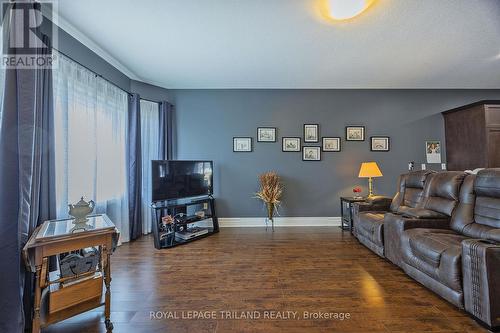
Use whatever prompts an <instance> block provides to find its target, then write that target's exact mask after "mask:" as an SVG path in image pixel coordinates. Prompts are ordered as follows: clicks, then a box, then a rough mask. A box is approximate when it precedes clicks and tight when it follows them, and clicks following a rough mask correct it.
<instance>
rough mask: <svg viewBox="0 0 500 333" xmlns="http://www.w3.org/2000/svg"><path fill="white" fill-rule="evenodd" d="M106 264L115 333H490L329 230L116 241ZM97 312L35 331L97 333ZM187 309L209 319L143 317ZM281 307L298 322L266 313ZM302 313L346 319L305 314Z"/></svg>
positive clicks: (347, 238) (241, 230)
mask: <svg viewBox="0 0 500 333" xmlns="http://www.w3.org/2000/svg"><path fill="white" fill-rule="evenodd" d="M112 270H113V281H112V282H111V290H112V305H111V311H112V315H111V318H112V321H113V323H114V327H115V329H114V330H113V332H186V333H187V332H189V333H192V332H218V333H219V332H266V333H267V332H424V331H427V332H488V331H487V330H484V329H483V328H481V327H480V326H479V325H478V324H477V323H476V322H475V321H474V320H472V319H471V318H469V317H468V316H467V314H466V313H464V312H462V311H460V310H458V309H456V308H455V307H454V306H452V305H450V304H448V303H447V302H446V301H444V300H443V299H441V298H440V297H438V296H436V295H435V294H433V293H432V292H430V291H428V290H427V289H426V288H424V287H423V286H421V285H419V284H418V283H417V282H415V281H413V280H412V279H411V278H409V277H408V276H406V275H405V274H404V273H403V272H402V271H401V270H399V269H398V268H396V267H395V266H393V265H392V264H390V263H389V262H387V261H385V260H383V259H381V258H379V257H378V256H376V255H375V254H373V253H371V252H370V251H369V250H367V249H366V248H365V247H363V246H362V245H360V244H359V243H358V242H357V241H356V240H355V239H354V238H353V237H352V236H350V234H349V233H348V232H343V233H342V232H341V230H340V229H339V228H336V227H330V228H324V227H313V228H303V227H300V228H299V227H295V228H292V227H288V228H276V232H274V233H272V232H270V231H268V232H267V233H266V232H265V230H264V228H223V229H221V232H220V233H219V234H217V235H214V236H211V237H208V238H205V239H202V240H199V241H196V242H193V243H190V244H187V245H183V246H179V247H176V248H172V249H168V250H155V249H154V247H153V239H152V237H150V236H147V237H143V238H142V239H141V240H138V241H135V242H132V243H129V244H125V245H122V246H121V247H119V248H118V250H117V251H116V252H115V254H114V255H113V256H112ZM98 310H99V311H91V312H87V313H84V314H82V315H80V316H77V317H74V318H71V319H69V320H66V321H64V322H61V323H58V324H56V325H53V326H50V327H49V328H47V329H45V330H44V331H43V332H52V333H54V332H65V333H67V332H105V328H104V324H103V320H104V319H103V317H102V312H100V309H98ZM183 311H184V312H183ZM190 311H191V312H190ZM192 311H209V312H210V311H215V316H214V318H213V319H212V318H208V319H182V318H180V319H150V315H151V312H153V313H157V312H165V314H170V315H174V314H176V315H177V316H179V317H182V316H183V315H184V316H187V315H188V314H191V315H193V312H192ZM219 311H232V312H237V314H238V316H239V317H241V312H242V311H250V312H251V313H250V314H249V315H252V314H253V315H254V317H258V316H260V319H254V320H250V319H248V320H245V319H227V315H226V318H222V314H221V313H220V312H219ZM253 311H256V312H253ZM266 311H267V312H266ZM271 311H275V312H271ZM279 311H281V312H280V313H282V312H283V315H284V316H285V315H287V311H290V312H297V314H296V315H297V317H298V318H299V319H284V318H274V319H269V318H267V316H270V315H271V313H274V314H275V315H277V313H278V312H279ZM305 311H307V312H310V313H319V312H323V313H345V314H349V316H350V317H349V318H348V319H347V318H345V319H344V320H340V319H338V318H336V319H324V318H323V319H305V318H304V317H303V316H304V312H305ZM266 313H267V316H266V318H264V316H265V315H266ZM209 314H210V313H209ZM209 314H207V315H209ZM158 315H159V314H158ZM290 316H291V318H293V316H292V313H290Z"/></svg>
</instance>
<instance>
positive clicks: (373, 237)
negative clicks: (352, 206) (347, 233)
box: [355, 212, 385, 246]
mask: <svg viewBox="0 0 500 333" xmlns="http://www.w3.org/2000/svg"><path fill="white" fill-rule="evenodd" d="M384 215H385V212H361V213H359V217H358V221H357V223H356V224H355V228H356V232H357V233H358V234H359V235H361V236H363V237H364V238H367V239H368V240H370V241H371V242H372V243H375V244H377V245H379V246H383V245H384V229H383V228H384Z"/></svg>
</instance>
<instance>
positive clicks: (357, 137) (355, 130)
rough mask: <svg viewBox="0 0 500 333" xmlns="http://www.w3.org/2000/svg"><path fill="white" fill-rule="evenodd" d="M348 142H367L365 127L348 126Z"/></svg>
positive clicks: (346, 135)
mask: <svg viewBox="0 0 500 333" xmlns="http://www.w3.org/2000/svg"><path fill="white" fill-rule="evenodd" d="M345 139H346V141H365V127H364V126H347V127H346V128H345Z"/></svg>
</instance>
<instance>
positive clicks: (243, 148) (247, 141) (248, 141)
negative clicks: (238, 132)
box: [233, 137, 252, 153]
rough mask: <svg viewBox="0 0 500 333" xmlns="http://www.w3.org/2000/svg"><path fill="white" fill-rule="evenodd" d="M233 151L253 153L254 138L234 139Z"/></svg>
mask: <svg viewBox="0 0 500 333" xmlns="http://www.w3.org/2000/svg"><path fill="white" fill-rule="evenodd" d="M233 151H234V152H244V153H248V152H251V151H252V138H249V137H235V138H233Z"/></svg>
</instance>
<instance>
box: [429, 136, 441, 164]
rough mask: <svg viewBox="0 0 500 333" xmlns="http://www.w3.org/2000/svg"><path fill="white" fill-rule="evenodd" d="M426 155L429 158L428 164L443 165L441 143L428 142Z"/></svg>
mask: <svg viewBox="0 0 500 333" xmlns="http://www.w3.org/2000/svg"><path fill="white" fill-rule="evenodd" d="M425 155H426V157H427V163H441V142H440V141H426V142H425Z"/></svg>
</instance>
